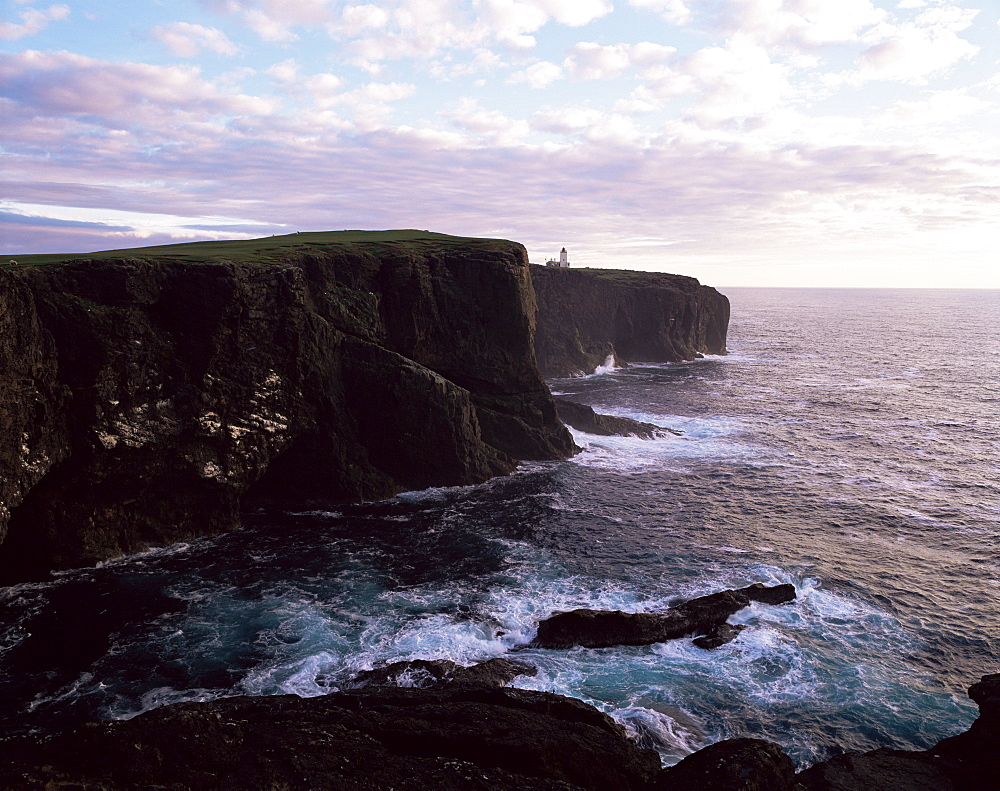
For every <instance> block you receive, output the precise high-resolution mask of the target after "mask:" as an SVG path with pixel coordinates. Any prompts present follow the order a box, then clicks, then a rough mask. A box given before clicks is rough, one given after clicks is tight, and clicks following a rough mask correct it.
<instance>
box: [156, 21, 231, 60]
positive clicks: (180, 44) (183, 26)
mask: <svg viewBox="0 0 1000 791" xmlns="http://www.w3.org/2000/svg"><path fill="white" fill-rule="evenodd" d="M151 33H152V35H153V38H155V39H156V40H157V41H159V42H160V43H161V44H164V45H165V46H166V47H167V48H168V49H169V50H170V51H171V52H172V53H173V54H174V55H176V56H177V57H179V58H196V57H198V55H200V54H201V52H202V50H209V51H210V52H215V53H217V54H219V55H235V54H237V53H238V52H239V47H237V46H236V45H235V44H234V43H233V42H232V41H230V40H229V38H228V37H227V36H226V34H225V33H223V32H222V31H221V30H218V29H217V28H214V27H203V26H202V25H193V24H191V23H190V22H175V23H173V24H172V25H165V26H163V25H161V26H157V27H154V28H153V29H152V31H151Z"/></svg>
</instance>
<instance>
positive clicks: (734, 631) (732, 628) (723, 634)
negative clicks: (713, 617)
mask: <svg viewBox="0 0 1000 791" xmlns="http://www.w3.org/2000/svg"><path fill="white" fill-rule="evenodd" d="M746 628H747V627H746V625H745V624H733V623H723V624H719V625H718V626H716V627H714V628H713V629H711V630H710V631H709V632H708V634H705V635H702V636H701V637H696V638H694V640H692V641H691V642H692V643H694V644H695V645H696V646H698V648H704V649H705V650H707V651H710V650H712V649H714V648H719V647H720V646H723V645H725V644H726V643H731V642H732V641H733V640H735V639H736V638H737V637H738V636H739V634H740V632H742V631H743V630H744V629H746Z"/></svg>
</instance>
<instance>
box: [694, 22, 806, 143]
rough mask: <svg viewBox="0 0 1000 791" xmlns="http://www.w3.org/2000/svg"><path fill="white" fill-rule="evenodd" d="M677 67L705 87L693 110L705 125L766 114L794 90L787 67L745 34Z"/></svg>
mask: <svg viewBox="0 0 1000 791" xmlns="http://www.w3.org/2000/svg"><path fill="white" fill-rule="evenodd" d="M675 68H676V70H677V71H678V72H679V73H680V74H682V75H684V76H686V77H687V78H689V79H690V80H691V81H692V82H694V83H696V84H697V85H698V86H699V87H700V88H701V89H702V93H701V94H700V95H699V96H698V99H697V101H696V103H695V105H694V106H693V108H692V110H691V113H692V116H693V117H694V118H695V119H696V120H698V122H699V123H701V124H705V125H713V124H717V123H721V122H725V121H728V120H730V119H738V118H751V117H755V116H760V115H764V114H766V113H768V112H769V111H771V110H773V109H775V108H777V107H779V106H780V104H781V101H782V99H783V97H784V96H786V95H787V94H788V93H790V91H791V87H790V85H789V82H788V78H787V71H786V68H785V67H784V66H782V65H781V64H779V63H775V62H773V61H772V60H771V58H770V56H769V54H768V52H767V50H766V49H765V48H763V47H761V46H759V45H757V44H755V43H753V42H752V41H751V40H749V39H747V38H744V37H742V36H734V37H732V38H731V39H730V40H729V41H728V42H727V44H726V46H724V47H705V48H703V49H700V50H698V51H697V52H695V53H694V54H693V55H691V56H689V57H687V58H684V59H683V60H682V61H681V62H680V63H679V64H678V65H677V66H676V67H675Z"/></svg>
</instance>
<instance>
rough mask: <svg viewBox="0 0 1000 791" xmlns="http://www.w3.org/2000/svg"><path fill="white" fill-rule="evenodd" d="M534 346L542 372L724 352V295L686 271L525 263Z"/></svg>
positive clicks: (577, 371)
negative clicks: (533, 304) (532, 300)
mask: <svg viewBox="0 0 1000 791" xmlns="http://www.w3.org/2000/svg"><path fill="white" fill-rule="evenodd" d="M531 277H532V282H533V284H534V287H535V295H536V300H537V302H538V318H537V331H536V334H535V354H536V356H537V358H538V367H539V368H540V369H541V371H542V373H543V374H544V375H545V376H573V375H575V374H581V373H590V372H592V371H593V370H594V369H595V368H596V367H597V366H599V365H602V364H603V363H604V361H605V360H606V359H607V357H608V355H611V354H613V355H614V356H615V359H616V360H618V361H619V362H629V361H643V362H680V361H681V360H691V359H694V358H696V357H698V356H699V355H701V354H725V353H726V331H727V329H728V326H729V300H728V299H726V297H725V296H723V295H722V294H720V293H719V292H718V291H716V290H715V289H713V288H709V287H708V286H703V285H701V284H699V283H698V281H697V280H695V279H694V278H692V277H684V276H682V275H666V274H659V273H653V272H622V271H616V270H597V269H557V268H553V267H544V266H532V267H531Z"/></svg>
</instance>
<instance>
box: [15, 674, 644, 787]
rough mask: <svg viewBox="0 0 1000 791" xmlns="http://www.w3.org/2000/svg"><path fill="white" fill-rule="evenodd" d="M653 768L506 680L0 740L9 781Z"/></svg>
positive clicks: (243, 702)
mask: <svg viewBox="0 0 1000 791" xmlns="http://www.w3.org/2000/svg"><path fill="white" fill-rule="evenodd" d="M659 767H660V762H659V759H658V758H657V756H656V753H654V752H652V751H647V750H641V749H639V748H638V747H636V746H635V745H634V744H632V743H631V742H630V741H628V740H627V739H626V738H625V733H624V730H623V729H622V728H621V726H619V725H617V724H616V723H615V722H614V721H612V720H611V719H610V718H609V717H607V716H605V715H604V714H601V713H600V712H598V711H597V710H596V709H594V708H591V707H590V706H588V705H586V704H585V703H582V702H580V701H577V700H572V699H570V698H564V697H560V696H559V695H553V694H551V693H547V692H529V691H525V690H511V689H480V690H457V691H456V690H449V689H443V690H428V689H377V690H371V691H369V690H365V691H360V692H353V693H340V694H334V695H328V696H325V697H318V698H306V699H303V698H298V697H294V696H280V697H268V698H229V699H224V700H218V701H214V702H212V703H184V704H178V705H174V706H167V707H165V708H162V709H157V710H155V711H151V712H148V713H147V714H144V715H141V716H139V717H136V718H135V719H132V720H129V721H127V722H114V723H95V724H91V725H88V726H84V727H83V728H80V729H78V730H76V731H73V732H70V733H64V734H59V735H56V736H53V737H51V738H50V739H48V740H44V741H36V740H32V739H27V738H22V739H18V740H16V741H11V742H7V743H0V787H2V788H5V789H11V791H14V790H15V789H40V788H60V787H63V788H68V787H76V788H80V787H83V788H89V789H97V788H99V789H104V790H106V791H112V789H122V790H124V789H136V788H163V789H171V790H172V791H187V790H188V789H191V790H192V791H193V790H195V789H197V790H198V791H204V790H205V789H223V788H225V789H279V788H280V789H296V790H298V789H301V790H302V791H320V790H321V789H331V791H333V790H336V791H380V790H381V789H396V791H402V790H406V791H426V789H441V790H442V791H470V789H474V790H479V791H497V790H498V789H501V790H502V789H510V790H511V791H515V789H518V790H520V789H529V790H530V791H544V790H548V789H556V791H574V790H576V791H579V789H588V790H589V789H592V790H593V791H634V790H636V789H641V788H644V787H645V786H646V785H647V784H648V782H649V781H650V780H651V779H652V778H653V777H654V776H655V775H656V773H657V771H658V770H659Z"/></svg>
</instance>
